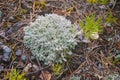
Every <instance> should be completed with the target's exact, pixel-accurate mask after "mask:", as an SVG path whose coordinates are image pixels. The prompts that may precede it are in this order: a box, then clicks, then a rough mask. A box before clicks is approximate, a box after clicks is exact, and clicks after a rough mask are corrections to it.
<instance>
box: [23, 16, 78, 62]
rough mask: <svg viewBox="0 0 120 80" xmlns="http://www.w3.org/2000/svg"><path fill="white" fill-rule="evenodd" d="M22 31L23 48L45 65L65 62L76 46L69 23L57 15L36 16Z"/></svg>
mask: <svg viewBox="0 0 120 80" xmlns="http://www.w3.org/2000/svg"><path fill="white" fill-rule="evenodd" d="M24 31H25V36H24V44H25V46H26V47H27V48H29V49H30V50H31V52H32V53H33V55H34V56H36V57H38V58H39V60H41V61H43V62H44V63H45V64H49V63H52V62H56V63H62V62H63V61H66V56H67V55H70V54H71V53H72V52H71V49H73V48H74V47H75V45H76V44H77V42H76V39H75V36H76V30H75V28H74V26H73V25H72V24H71V21H69V20H67V19H65V18H64V17H63V16H59V15H57V14H46V15H45V16H38V17H37V19H36V20H35V21H34V22H31V24H30V25H29V26H27V27H25V28H24Z"/></svg>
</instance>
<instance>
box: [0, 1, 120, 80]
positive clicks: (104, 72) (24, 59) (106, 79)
mask: <svg viewBox="0 0 120 80" xmlns="http://www.w3.org/2000/svg"><path fill="white" fill-rule="evenodd" d="M88 1H91V0H88ZM93 1H94V0H93ZM103 1H104V0H103ZM110 1H111V3H109V2H108V3H106V4H100V3H90V2H87V1H86V0H0V80H120V1H119V0H110ZM50 13H55V14H58V15H61V16H64V17H66V18H67V19H69V20H70V21H71V22H72V23H73V24H77V23H78V20H84V19H85V17H86V15H88V16H90V15H91V14H92V13H94V14H96V17H102V18H103V23H104V18H106V17H105V15H106V14H107V13H109V15H112V18H109V20H110V23H106V24H104V29H103V32H102V33H101V34H100V36H99V39H97V40H92V41H91V42H89V43H85V42H82V41H83V40H82V39H81V38H80V41H81V42H80V43H78V45H77V46H76V47H75V49H74V50H73V54H72V56H71V58H70V59H68V60H67V62H66V64H64V68H62V69H61V70H60V71H59V69H57V70H58V72H56V74H55V72H54V71H53V70H52V67H51V65H44V64H43V63H41V62H40V61H38V60H37V59H36V58H35V57H34V56H33V55H32V54H31V52H30V51H29V50H28V49H27V48H26V47H25V46H24V44H23V36H24V31H23V28H24V27H25V26H26V25H29V23H30V22H31V21H34V20H35V19H36V16H37V15H45V14H50ZM16 70H17V71H16ZM22 71H24V72H25V74H23V75H25V77H24V78H26V79H24V78H14V77H13V76H16V75H17V74H22ZM12 72H14V73H15V74H14V75H13V73H12ZM10 75H12V77H11V76H10ZM17 76H18V75H17ZM22 77H23V76H22ZM12 78H13V79H12ZM112 78H114V79H112Z"/></svg>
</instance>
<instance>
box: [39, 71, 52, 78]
mask: <svg viewBox="0 0 120 80" xmlns="http://www.w3.org/2000/svg"><path fill="white" fill-rule="evenodd" d="M43 73H44V76H45V78H46V80H50V79H51V76H52V75H51V73H50V72H48V71H43ZM40 79H41V80H44V78H43V76H42V74H40Z"/></svg>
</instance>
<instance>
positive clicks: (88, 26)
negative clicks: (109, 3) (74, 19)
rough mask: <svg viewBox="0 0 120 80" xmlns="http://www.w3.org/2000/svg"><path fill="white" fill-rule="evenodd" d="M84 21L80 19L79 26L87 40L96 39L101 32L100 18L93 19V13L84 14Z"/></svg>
mask: <svg viewBox="0 0 120 80" xmlns="http://www.w3.org/2000/svg"><path fill="white" fill-rule="evenodd" d="M85 20H86V21H85V22H84V21H80V28H81V29H82V32H83V35H84V37H85V38H86V39H87V40H90V39H98V38H99V33H101V32H102V29H101V28H102V26H101V18H98V19H95V15H94V14H92V15H91V16H86V19H85Z"/></svg>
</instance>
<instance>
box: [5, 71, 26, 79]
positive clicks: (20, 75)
mask: <svg viewBox="0 0 120 80" xmlns="http://www.w3.org/2000/svg"><path fill="white" fill-rule="evenodd" d="M4 77H5V78H6V79H9V80H26V78H25V73H24V72H22V73H19V72H18V71H17V70H16V69H12V70H11V71H7V74H6V75H5V76H4Z"/></svg>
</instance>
